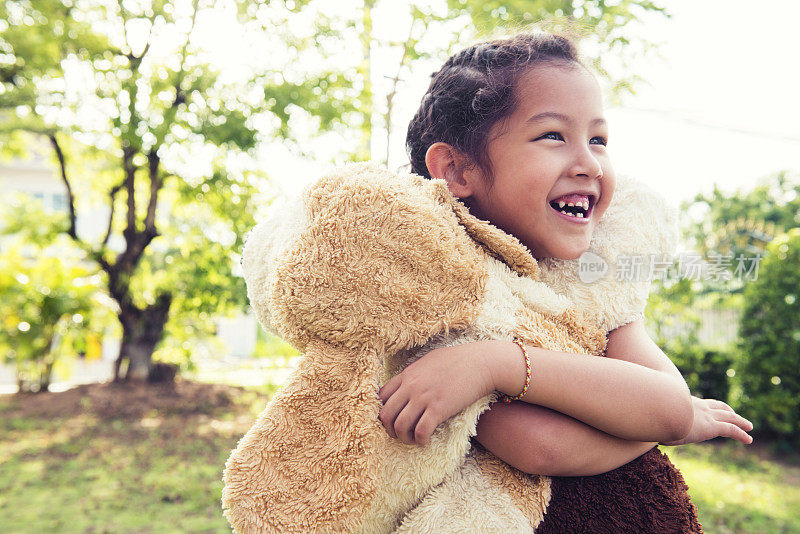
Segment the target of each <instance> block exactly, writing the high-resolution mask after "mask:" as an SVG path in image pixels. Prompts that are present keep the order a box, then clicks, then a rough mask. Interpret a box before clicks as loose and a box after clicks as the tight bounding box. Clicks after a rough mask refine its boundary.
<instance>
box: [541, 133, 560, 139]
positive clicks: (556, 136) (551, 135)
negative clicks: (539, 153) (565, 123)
mask: <svg viewBox="0 0 800 534" xmlns="http://www.w3.org/2000/svg"><path fill="white" fill-rule="evenodd" d="M539 139H555V140H557V141H563V140H564V138H563V137H562V136H561V134H560V133H558V132H547V133H546V134H544V135H543V136H541V137H539Z"/></svg>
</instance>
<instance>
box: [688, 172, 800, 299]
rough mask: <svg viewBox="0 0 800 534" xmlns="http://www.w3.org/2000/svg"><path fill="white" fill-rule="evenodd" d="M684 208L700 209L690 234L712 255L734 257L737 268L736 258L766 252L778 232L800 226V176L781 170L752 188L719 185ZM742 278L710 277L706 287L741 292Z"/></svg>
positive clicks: (702, 249)
mask: <svg viewBox="0 0 800 534" xmlns="http://www.w3.org/2000/svg"><path fill="white" fill-rule="evenodd" d="M682 211H684V212H688V213H695V214H696V216H695V217H694V219H693V220H691V221H690V223H689V225H688V226H687V227H686V228H685V229H684V235H685V237H686V238H687V239H689V240H691V241H692V242H693V244H694V247H695V248H696V249H697V250H698V251H699V252H700V253H701V254H703V256H705V257H706V258H710V257H711V256H712V255H714V254H719V255H724V256H728V257H730V259H731V260H733V261H732V262H731V264H730V269H729V271H730V272H731V274H733V273H734V271H735V269H736V267H737V262H736V258H738V257H740V256H743V257H745V258H753V257H756V255H759V254H760V255H763V254H764V252H765V250H766V246H767V244H768V243H769V242H770V241H771V240H772V239H773V238H774V237H775V236H777V235H779V234H781V233H783V232H786V231H787V230H789V229H790V228H795V227H797V226H800V178H798V177H797V176H792V175H790V174H789V173H787V172H779V173H776V174H774V175H771V176H768V177H766V178H764V179H762V180H761V181H760V182H759V183H758V184H757V185H756V186H755V187H753V188H752V189H749V190H743V189H739V190H736V191H734V192H732V193H726V192H724V191H721V190H720V189H719V187H716V186H715V187H714V190H713V191H712V193H711V194H709V195H702V194H701V195H697V197H695V199H694V200H693V201H691V202H686V203H684V205H683V206H682ZM737 278H738V277H732V279H731V280H730V281H728V282H725V283H724V285H720V284H713V283H706V284H705V286H706V288H705V291H706V292H719V291H723V292H732V293H741V291H742V290H743V288H744V286H745V281H744V280H741V281H740V280H738V279H737Z"/></svg>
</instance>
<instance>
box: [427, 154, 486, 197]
mask: <svg viewBox="0 0 800 534" xmlns="http://www.w3.org/2000/svg"><path fill="white" fill-rule="evenodd" d="M425 165H426V166H427V167H428V171H429V172H430V173H431V178H440V179H442V180H444V181H445V182H447V187H448V188H449V189H450V192H451V193H452V194H453V196H455V197H458V198H467V197H469V196H472V195H473V194H474V193H475V188H474V184H473V183H472V179H471V178H472V176H471V175H468V173H466V172H465V170H464V168H465V166H466V165H465V161H464V157H463V156H462V155H461V154H460V153H459V152H458V150H456V149H455V148H453V147H452V146H451V145H448V144H447V143H443V142H441V141H440V142H438V143H434V144H432V145H431V146H430V147H429V148H428V151H427V153H426V154H425Z"/></svg>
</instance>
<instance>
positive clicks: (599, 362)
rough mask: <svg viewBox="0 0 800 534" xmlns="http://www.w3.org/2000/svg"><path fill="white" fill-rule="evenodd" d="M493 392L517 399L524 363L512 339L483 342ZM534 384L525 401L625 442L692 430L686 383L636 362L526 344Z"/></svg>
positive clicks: (665, 437)
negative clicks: (493, 388) (510, 340)
mask: <svg viewBox="0 0 800 534" xmlns="http://www.w3.org/2000/svg"><path fill="white" fill-rule="evenodd" d="M480 343H485V344H486V346H485V347H484V349H485V352H484V354H485V357H486V358H487V360H486V361H487V365H488V366H489V373H490V374H491V377H492V381H493V383H494V387H495V389H497V390H499V391H501V392H502V393H505V394H507V395H512V396H513V395H517V394H519V392H520V391H521V390H522V387H523V385H524V383H525V360H524V358H523V356H522V351H521V350H520V348H519V347H518V346H517V345H516V344H515V343H512V342H508V341H498V340H491V341H483V342H480ZM525 348H526V350H527V351H528V355H529V356H530V361H531V383H530V386H529V388H528V391H527V392H526V394H525V395H524V396H523V397H522V399H521V400H523V401H524V402H527V403H530V404H538V405H540V406H545V407H547V408H551V409H553V410H555V411H557V412H561V413H563V414H566V415H569V416H571V417H574V418H575V419H578V420H580V421H582V422H584V423H586V424H588V425H590V426H593V427H595V428H596V429H599V430H602V431H603V432H606V433H608V434H611V435H612V436H616V437H619V438H623V439H626V440H634V441H643V442H661V441H673V440H677V439H681V438H683V437H684V436H685V435H686V434H687V433H688V432H689V430H690V429H691V425H692V421H693V408H692V400H691V395H690V393H689V389H688V388H687V387H686V384H685V383H684V382H682V381H681V380H679V379H677V378H676V377H675V376H671V375H669V374H667V373H664V372H660V371H656V370H653V369H649V368H647V367H643V366H641V365H637V364H635V363H631V362H627V361H624V360H617V359H611V358H601V357H592V356H586V355H580V354H572V353H568V352H558V351H551V350H545V349H542V348H538V347H533V346H530V345H526V346H525Z"/></svg>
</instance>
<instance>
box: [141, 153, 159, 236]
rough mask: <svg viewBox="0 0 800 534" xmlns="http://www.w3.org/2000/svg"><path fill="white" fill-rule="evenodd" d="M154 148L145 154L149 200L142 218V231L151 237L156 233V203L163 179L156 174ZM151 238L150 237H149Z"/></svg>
mask: <svg viewBox="0 0 800 534" xmlns="http://www.w3.org/2000/svg"><path fill="white" fill-rule="evenodd" d="M160 161H161V160H160V159H159V157H158V154H156V151H155V149H153V150H151V151H150V153H148V154H147V163H148V168H149V172H150V202H148V204H147V215H146V216H145V219H144V231H145V233H146V234H153V238H154V237H156V236H157V235H158V231H157V230H156V205H157V204H158V191H159V190H160V189H161V186H162V185H163V181H162V180H161V178H160V177H159V176H158V166H159V163H160ZM151 239H152V238H151Z"/></svg>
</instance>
